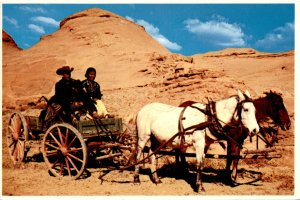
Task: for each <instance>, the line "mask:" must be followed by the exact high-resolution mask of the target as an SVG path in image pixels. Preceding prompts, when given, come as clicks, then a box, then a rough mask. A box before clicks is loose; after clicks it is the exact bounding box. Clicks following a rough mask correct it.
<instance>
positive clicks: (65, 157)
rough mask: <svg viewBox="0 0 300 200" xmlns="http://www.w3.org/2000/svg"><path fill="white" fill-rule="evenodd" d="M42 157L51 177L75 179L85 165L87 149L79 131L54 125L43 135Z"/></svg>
mask: <svg viewBox="0 0 300 200" xmlns="http://www.w3.org/2000/svg"><path fill="white" fill-rule="evenodd" d="M42 147H43V157H44V160H45V162H46V164H47V166H48V168H49V170H50V171H51V172H52V174H53V175H55V176H58V177H72V178H73V179H77V178H79V177H80V176H81V174H82V173H83V171H84V169H85V167H86V164H87V155H88V154H87V148H86V144H85V142H84V140H83V137H82V135H81V134H80V133H79V131H78V130H77V129H76V128H74V127H73V126H71V125H70V124H67V123H62V124H54V125H53V126H51V127H50V128H49V129H48V130H47V132H46V133H45V135H44V138H43V142H42Z"/></svg>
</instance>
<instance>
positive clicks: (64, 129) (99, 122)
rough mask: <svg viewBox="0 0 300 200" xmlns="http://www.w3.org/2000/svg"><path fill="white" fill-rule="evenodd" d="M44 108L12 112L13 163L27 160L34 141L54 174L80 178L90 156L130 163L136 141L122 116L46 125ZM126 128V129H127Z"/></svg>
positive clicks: (10, 143)
mask: <svg viewBox="0 0 300 200" xmlns="http://www.w3.org/2000/svg"><path fill="white" fill-rule="evenodd" d="M42 111H43V110H42V109H31V110H28V111H25V112H20V111H14V112H13V113H12V114H11V117H10V119H9V123H8V130H7V145H8V148H9V154H10V157H11V159H12V160H13V162H14V163H17V162H24V161H25V160H26V155H27V153H28V152H29V151H30V149H31V143H32V141H38V143H39V144H40V149H41V152H42V154H43V158H44V161H45V163H46V164H47V166H48V168H49V170H50V171H51V173H52V174H53V175H55V176H67V177H72V178H74V179H77V178H79V177H80V176H81V175H82V173H83V172H84V170H85V168H86V165H87V161H88V157H89V156H91V155H93V156H95V159H96V160H103V159H108V160H110V161H111V162H113V163H115V164H116V166H123V165H128V164H129V163H130V162H131V159H132V157H133V153H132V152H133V149H134V141H133V139H132V135H131V132H130V130H129V127H128V126H126V125H124V123H123V122H122V119H121V118H107V119H90V120H83V121H82V120H80V121H78V122H77V123H76V124H69V123H65V122H52V123H50V124H47V125H45V124H44V123H43V119H41V112H42ZM124 127H125V128H124Z"/></svg>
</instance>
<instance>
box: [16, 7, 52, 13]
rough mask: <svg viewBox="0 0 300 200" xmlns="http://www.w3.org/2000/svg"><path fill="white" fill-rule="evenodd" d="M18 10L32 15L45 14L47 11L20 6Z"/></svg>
mask: <svg viewBox="0 0 300 200" xmlns="http://www.w3.org/2000/svg"><path fill="white" fill-rule="evenodd" d="M19 9H20V10H22V11H26V12H32V13H46V12H47V11H46V10H45V9H44V8H41V7H29V6H20V7H19Z"/></svg>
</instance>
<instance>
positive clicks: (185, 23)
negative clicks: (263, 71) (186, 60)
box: [2, 3, 295, 55]
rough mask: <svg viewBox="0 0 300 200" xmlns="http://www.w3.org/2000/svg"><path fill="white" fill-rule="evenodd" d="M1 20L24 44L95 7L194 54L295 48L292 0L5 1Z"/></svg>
mask: <svg viewBox="0 0 300 200" xmlns="http://www.w3.org/2000/svg"><path fill="white" fill-rule="evenodd" d="M2 7H3V12H2V25H3V29H4V30H5V31H6V32H7V33H9V34H10V35H11V36H12V37H13V38H14V40H15V41H16V43H17V44H18V46H19V47H21V48H23V49H26V48H29V47H30V46H32V45H34V44H36V43H37V42H38V41H39V39H40V37H41V36H43V35H45V34H51V33H53V32H55V31H56V30H58V28H59V23H60V21H61V20H62V19H64V18H65V17H67V16H69V15H71V14H73V13H75V12H79V11H81V10H85V9H88V8H92V7H98V8H101V9H104V10H108V11H110V12H113V13H116V14H118V15H120V16H122V17H124V18H127V19H129V20H132V21H134V22H135V23H137V24H140V25H143V26H144V27H145V29H146V31H147V32H148V33H149V34H150V35H151V36H152V37H153V38H154V39H156V40H157V41H158V42H160V43H161V44H162V45H164V46H165V47H166V48H168V49H169V50H170V51H171V52H174V53H180V54H183V55H193V54H197V53H204V52H209V51H215V50H221V49H224V48H230V47H234V48H235V47H247V48H254V49H257V50H259V51H263V52H284V51H289V50H293V49H294V48H295V47H294V46H295V44H294V42H295V36H294V35H295V30H294V29H295V5H294V4H293V3H290V4H274V3H273V4H3V5H2Z"/></svg>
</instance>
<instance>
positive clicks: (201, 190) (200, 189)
mask: <svg viewBox="0 0 300 200" xmlns="http://www.w3.org/2000/svg"><path fill="white" fill-rule="evenodd" d="M196 192H197V193H202V192H205V189H204V187H202V188H198V189H197V191H196Z"/></svg>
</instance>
